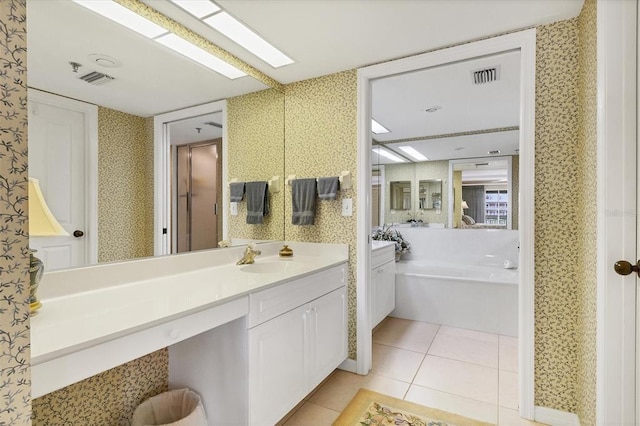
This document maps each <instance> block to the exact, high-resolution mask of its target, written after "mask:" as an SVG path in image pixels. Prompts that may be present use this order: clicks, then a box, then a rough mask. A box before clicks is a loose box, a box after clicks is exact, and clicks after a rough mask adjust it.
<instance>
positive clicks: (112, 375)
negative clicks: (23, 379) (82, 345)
mask: <svg viewBox="0 0 640 426" xmlns="http://www.w3.org/2000/svg"><path fill="white" fill-rule="evenodd" d="M168 368H169V355H168V351H167V350H166V349H162V350H160V351H157V352H154V353H152V354H150V355H147V356H145V357H142V358H138V359H135V360H133V361H130V362H128V363H126V364H123V365H120V366H118V367H116V368H113V369H111V370H109V371H106V372H104V373H100V374H97V375H95V376H93V377H90V378H88V379H85V380H83V381H81V382H78V383H74V384H72V385H70V386H67V387H66V388H63V389H60V390H58V391H55V392H52V393H50V394H47V395H44V396H42V397H40V398H36V399H35V400H34V401H33V413H34V415H33V425H34V426H63V425H64V426H66V425H91V426H128V425H130V424H131V417H132V416H133V411H134V410H135V408H136V407H137V406H138V405H139V404H141V403H142V402H143V401H144V400H146V399H147V398H150V397H152V396H154V395H157V394H159V393H162V392H165V391H166V390H168V386H167V376H166V372H167V371H168Z"/></svg>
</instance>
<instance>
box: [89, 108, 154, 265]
mask: <svg viewBox="0 0 640 426" xmlns="http://www.w3.org/2000/svg"><path fill="white" fill-rule="evenodd" d="M152 255H153V118H142V117H137V116H135V115H131V114H126V113H124V112H120V111H116V110H113V109H109V108H103V107H100V108H98V261H99V262H111V261H115V260H126V259H133V258H136V257H144V256H152Z"/></svg>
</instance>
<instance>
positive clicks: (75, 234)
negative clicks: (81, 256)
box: [73, 229, 84, 238]
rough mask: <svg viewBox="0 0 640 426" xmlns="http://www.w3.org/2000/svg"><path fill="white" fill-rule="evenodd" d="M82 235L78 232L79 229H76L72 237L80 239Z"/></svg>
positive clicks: (82, 233)
mask: <svg viewBox="0 0 640 426" xmlns="http://www.w3.org/2000/svg"><path fill="white" fill-rule="evenodd" d="M83 235H84V232H82V231H81V230H79V229H76V230H75V231H73V236H74V237H76V238H80V237H82V236H83Z"/></svg>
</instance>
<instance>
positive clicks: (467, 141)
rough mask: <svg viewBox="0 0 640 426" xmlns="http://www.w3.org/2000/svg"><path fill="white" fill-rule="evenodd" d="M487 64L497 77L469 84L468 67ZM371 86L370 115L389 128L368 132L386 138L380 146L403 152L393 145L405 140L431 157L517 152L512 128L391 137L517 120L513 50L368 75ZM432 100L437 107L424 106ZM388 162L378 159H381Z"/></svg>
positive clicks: (470, 70) (487, 127) (500, 124)
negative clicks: (388, 74) (409, 70)
mask: <svg viewBox="0 0 640 426" xmlns="http://www.w3.org/2000/svg"><path fill="white" fill-rule="evenodd" d="M489 67H497V68H498V80H497V81H495V82H491V83H485V84H481V85H475V84H474V82H473V78H472V74H473V72H474V71H477V70H479V69H485V68H489ZM372 88H373V90H372V115H373V118H375V119H376V120H377V121H378V122H379V123H380V124H382V125H383V126H385V127H386V128H387V129H389V130H390V132H389V133H384V134H378V135H374V136H373V138H374V139H375V140H377V141H379V142H386V144H385V146H386V147H387V148H389V149H391V150H392V151H394V152H396V153H397V154H400V155H402V156H404V157H407V155H406V154H404V153H403V151H401V150H400V149H399V147H401V146H411V147H413V148H415V149H416V150H417V151H419V152H420V153H421V154H423V155H424V156H426V157H427V158H428V159H429V160H432V161H433V160H449V159H454V158H471V157H484V156H487V155H488V154H489V151H499V153H500V154H501V155H513V154H516V153H517V151H516V150H517V149H518V145H519V139H518V131H517V130H511V131H506V132H499V133H480V134H474V135H466V136H456V137H446V138H443V137H439V138H435V139H426V140H414V141H410V142H397V143H393V142H392V141H395V140H399V139H408V138H422V137H428V136H442V135H450V134H456V133H463V132H478V131H486V130H490V129H498V128H505V127H506V128H509V127H515V126H518V125H519V120H520V118H519V115H520V53H519V52H507V53H502V54H498V55H492V56H489V57H482V58H478V59H473V60H468V61H462V62H456V63H453V64H449V65H445V66H438V67H432V68H428V69H424V70H420V71H416V72H412V73H407V74H401V75H396V76H392V77H387V78H383V79H379V80H376V81H374V82H373V83H372ZM434 106H438V107H441V109H438V110H436V111H435V112H426V111H425V110H426V109H427V108H430V107H434ZM407 158H409V159H410V157H407ZM391 162H392V161H390V160H384V162H383V164H385V163H391Z"/></svg>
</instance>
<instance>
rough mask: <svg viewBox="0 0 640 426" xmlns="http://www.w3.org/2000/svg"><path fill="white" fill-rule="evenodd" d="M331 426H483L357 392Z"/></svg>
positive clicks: (473, 421) (379, 396)
mask: <svg viewBox="0 0 640 426" xmlns="http://www.w3.org/2000/svg"><path fill="white" fill-rule="evenodd" d="M333 424H334V426H369V425H370V426H387V425H394V426H485V425H490V423H483V422H480V421H478V420H473V419H469V418H467V417H462V416H459V415H457V414H452V413H448V412H446V411H441V410H436V409H434V408H429V407H424V406H422V405H418V404H414V403H412V402H408V401H403V400H401V399H397V398H393V397H390V396H387V395H383V394H381V393H377V392H373V391H370V390H366V389H360V390H359V391H358V393H357V394H356V396H355V397H354V398H353V399H352V400H351V402H350V403H349V405H348V406H347V408H345V409H344V411H343V412H342V413H341V414H340V417H338V419H337V420H336V421H335V422H334V423H333Z"/></svg>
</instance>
